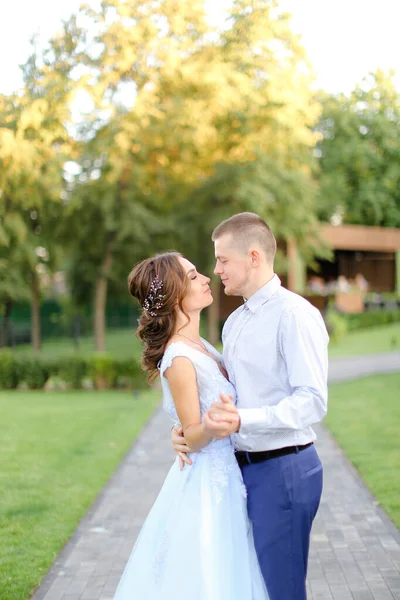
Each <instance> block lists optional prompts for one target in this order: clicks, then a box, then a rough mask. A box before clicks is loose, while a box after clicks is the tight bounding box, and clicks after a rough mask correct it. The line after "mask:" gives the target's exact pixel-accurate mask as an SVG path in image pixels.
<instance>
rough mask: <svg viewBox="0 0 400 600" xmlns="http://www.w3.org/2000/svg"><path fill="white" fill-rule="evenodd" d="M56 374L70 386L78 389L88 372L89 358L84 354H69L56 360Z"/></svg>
mask: <svg viewBox="0 0 400 600" xmlns="http://www.w3.org/2000/svg"><path fill="white" fill-rule="evenodd" d="M58 363H59V366H58V369H57V375H58V376H60V377H61V379H63V380H64V381H65V382H66V383H67V384H68V385H69V386H70V387H71V388H73V389H79V388H80V387H81V385H82V381H83V380H84V379H85V378H86V377H88V374H89V359H88V358H87V357H85V356H71V357H69V358H68V359H67V360H65V359H63V360H60V359H59V361H58Z"/></svg>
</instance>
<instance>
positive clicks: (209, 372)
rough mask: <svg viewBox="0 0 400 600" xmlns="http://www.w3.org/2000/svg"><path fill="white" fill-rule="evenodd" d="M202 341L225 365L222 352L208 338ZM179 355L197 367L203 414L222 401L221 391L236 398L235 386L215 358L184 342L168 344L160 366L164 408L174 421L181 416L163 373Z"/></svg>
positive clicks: (201, 412)
mask: <svg viewBox="0 0 400 600" xmlns="http://www.w3.org/2000/svg"><path fill="white" fill-rule="evenodd" d="M202 341H203V343H204V344H205V345H206V347H207V349H208V350H209V351H210V352H211V353H212V354H213V355H214V356H215V358H216V359H217V360H218V362H219V363H220V364H221V365H223V361H222V356H221V354H220V353H219V352H218V351H217V350H216V349H215V348H214V347H213V346H211V344H209V343H208V342H207V341H206V340H202ZM178 356H185V357H186V358H188V359H189V360H190V361H191V362H192V364H193V366H194V368H195V369H196V374H197V386H198V391H199V400H200V414H201V416H203V414H204V413H205V412H207V410H208V409H209V408H210V406H211V405H212V403H213V402H220V397H219V394H220V392H223V393H224V394H233V396H234V400H235V399H236V396H235V388H234V387H233V385H232V384H231V383H230V382H229V381H227V379H226V378H225V377H224V375H223V374H222V373H221V371H220V369H219V367H218V365H217V363H216V362H215V360H214V359H213V358H211V357H210V356H207V355H206V354H203V352H201V351H200V350H195V349H194V348H191V347H190V346H188V345H187V344H185V343H184V342H174V343H172V344H171V345H170V346H168V348H167V350H166V352H165V354H164V356H163V358H162V360H161V363H160V367H159V368H160V376H161V385H162V390H163V405H164V409H165V410H166V412H167V413H168V414H169V416H170V417H171V419H172V420H173V421H175V422H177V423H178V422H179V417H178V415H177V413H176V410H175V404H174V400H173V398H172V394H171V391H170V389H169V385H168V380H167V379H166V378H165V377H163V374H164V372H165V371H166V369H168V367H170V366H171V365H172V361H173V360H174V358H176V357H178Z"/></svg>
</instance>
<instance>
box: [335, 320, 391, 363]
mask: <svg viewBox="0 0 400 600" xmlns="http://www.w3.org/2000/svg"><path fill="white" fill-rule="evenodd" d="M391 350H397V351H399V350H400V323H391V324H390V325H381V326H379V327H371V328H370V329H362V330H359V331H350V332H349V333H348V334H347V335H346V336H345V337H344V338H342V339H341V340H340V341H339V342H337V343H336V344H334V343H332V342H331V343H330V344H329V356H330V357H331V358H335V357H339V356H340V357H342V356H358V355H361V354H375V353H378V352H390V351H391Z"/></svg>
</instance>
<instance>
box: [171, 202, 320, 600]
mask: <svg viewBox="0 0 400 600" xmlns="http://www.w3.org/2000/svg"><path fill="white" fill-rule="evenodd" d="M212 240H213V241H214V244H215V256H216V261H217V263H216V267H215V270H214V273H215V274H216V275H219V276H220V278H221V281H222V283H223V285H224V287H225V293H226V294H227V295H229V296H243V298H244V300H245V302H244V304H243V305H242V306H240V307H239V308H238V309H237V310H235V311H234V312H233V313H232V314H231V315H230V316H229V318H228V319H227V321H226V323H225V326H224V329H223V332H222V340H223V344H224V350H223V358H224V362H225V367H226V368H227V371H228V374H229V379H230V381H231V382H232V383H233V384H234V386H235V388H236V392H237V406H234V405H233V404H232V403H231V402H230V400H229V398H227V397H224V396H223V395H221V402H220V403H215V404H214V405H213V406H212V407H211V409H210V410H209V411H208V413H206V415H205V416H204V422H205V424H206V425H207V427H208V428H209V429H211V430H212V431H213V432H214V436H215V437H216V438H218V439H222V438H224V437H227V436H228V435H232V439H233V442H234V445H235V448H236V458H237V461H238V463H239V465H240V468H241V470H242V475H243V480H244V483H245V485H246V488H247V507H248V513H249V518H250V520H251V522H252V524H253V532H254V541H255V546H256V551H257V556H258V559H259V563H260V566H261V570H262V573H263V576H264V580H265V583H266V586H267V590H268V594H269V597H270V600H305V599H306V584H305V582H306V575H307V561H308V550H309V541H310V532H311V526H312V522H313V519H314V517H315V514H316V512H317V509H318V506H319V502H320V498H321V492H322V466H321V463H320V460H319V458H318V455H317V452H316V450H315V447H314V445H313V442H314V440H315V439H316V436H315V433H314V431H313V429H312V427H311V425H313V424H314V423H317V422H318V421H321V419H322V418H323V417H324V416H325V414H326V410H327V370H328V358H327V345H328V334H327V332H326V328H325V325H324V322H323V319H322V317H321V314H320V313H319V311H318V310H317V309H316V308H314V307H313V306H312V305H311V304H310V303H309V302H307V300H305V299H304V298H302V297H300V296H298V295H297V294H294V293H293V292H290V291H288V290H287V289H285V288H283V287H282V286H281V282H280V280H279V278H278V276H277V275H275V274H274V270H273V265H274V257H275V252H276V242H275V238H274V236H273V234H272V232H271V230H270V228H269V227H268V225H267V224H266V223H265V221H264V220H263V219H261V218H260V217H259V216H258V215H256V214H253V213H241V214H237V215H234V216H233V217H231V218H230V219H227V220H226V221H223V222H222V223H221V224H220V225H218V227H216V229H215V230H214V232H213V235H212ZM232 413H234V414H236V416H237V417H238V419H236V422H235V423H232V419H229V417H230V416H231V415H232ZM227 417H228V418H227ZM238 422H239V425H237V423H238ZM180 434H181V432H180V431H179V430H178V431H176V430H175V429H174V430H173V433H172V442H173V445H174V449H175V450H176V452H177V453H178V454H179V456H180V457H181V459H183V460H184V461H185V462H188V463H189V464H190V460H189V459H188V457H187V456H186V453H187V452H188V448H187V446H186V443H185V441H184V438H182V435H180Z"/></svg>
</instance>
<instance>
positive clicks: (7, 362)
mask: <svg viewBox="0 0 400 600" xmlns="http://www.w3.org/2000/svg"><path fill="white" fill-rule="evenodd" d="M46 382H48V385H47V386H46ZM93 384H94V386H95V387H96V388H97V389H108V388H110V387H119V388H125V389H128V388H130V389H135V390H140V389H144V388H146V387H147V383H146V378H145V375H144V373H143V371H142V369H141V368H140V365H139V363H138V362H137V361H136V360H134V359H133V358H131V359H123V360H121V359H114V358H112V357H111V356H108V355H107V354H93V355H90V356H79V355H75V356H69V357H68V356H66V357H62V358H59V359H57V360H55V359H48V358H42V357H41V356H40V355H38V356H35V357H29V358H27V357H19V356H18V355H15V354H13V352H12V351H10V350H2V351H0V389H3V390H7V389H13V388H17V387H18V388H19V389H34V390H36V389H42V388H44V387H45V386H46V387H47V388H50V389H53V388H54V386H55V387H56V388H57V389H63V388H65V387H68V388H72V389H78V388H84V389H92V388H93Z"/></svg>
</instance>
